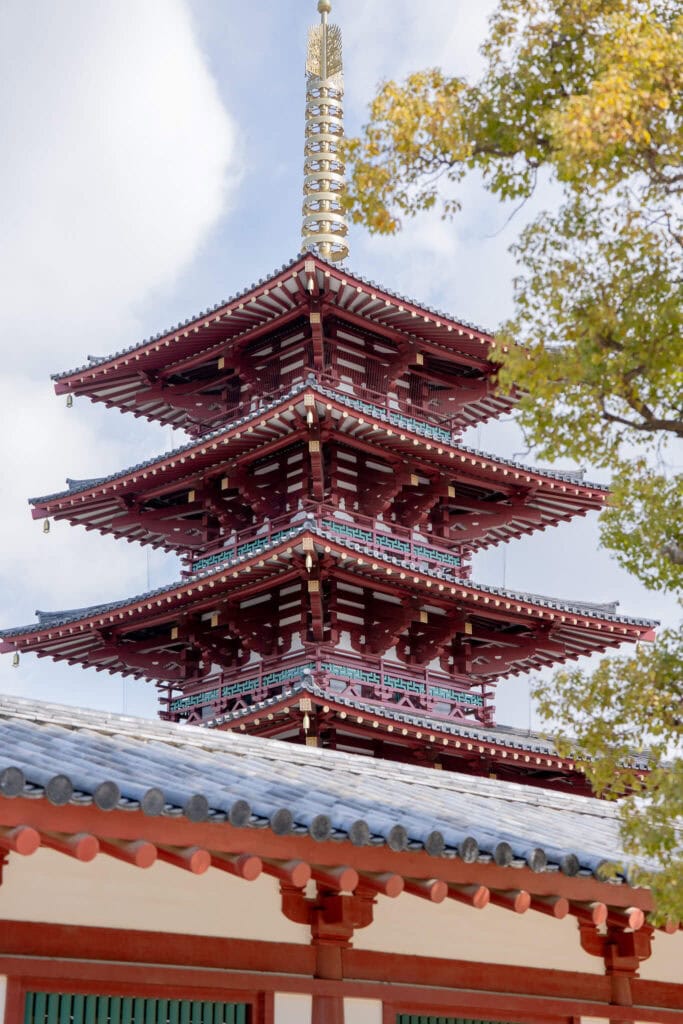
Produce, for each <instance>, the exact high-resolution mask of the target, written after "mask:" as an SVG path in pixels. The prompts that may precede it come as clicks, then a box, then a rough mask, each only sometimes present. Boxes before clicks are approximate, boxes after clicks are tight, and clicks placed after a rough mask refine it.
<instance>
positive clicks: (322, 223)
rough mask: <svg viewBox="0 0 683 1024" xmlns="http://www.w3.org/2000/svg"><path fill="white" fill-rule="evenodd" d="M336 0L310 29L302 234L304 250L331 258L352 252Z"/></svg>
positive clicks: (321, 6) (325, 4)
mask: <svg viewBox="0 0 683 1024" xmlns="http://www.w3.org/2000/svg"><path fill="white" fill-rule="evenodd" d="M331 10H332V4H331V3H330V0H318V11H319V13H320V24H319V25H314V26H313V27H312V28H309V30H308V51H307V55H306V142H305V161H304V203H303V224H302V228H301V234H302V237H303V240H304V243H303V247H304V249H316V250H317V251H318V252H319V253H320V255H321V256H324V257H325V259H328V260H332V261H336V260H343V259H345V257H346V256H348V254H349V248H348V245H347V244H346V235H347V232H348V225H347V223H346V218H345V217H344V212H343V210H342V205H341V193H342V191H343V189H344V184H345V182H344V170H345V168H344V164H343V163H342V161H341V159H340V157H339V153H338V145H339V141H340V140H341V138H342V136H343V134H344V123H343V108H342V98H343V95H344V78H343V74H342V44H341V31H340V29H339V26H338V25H330V24H328V21H327V16H328V14H329V13H330V12H331Z"/></svg>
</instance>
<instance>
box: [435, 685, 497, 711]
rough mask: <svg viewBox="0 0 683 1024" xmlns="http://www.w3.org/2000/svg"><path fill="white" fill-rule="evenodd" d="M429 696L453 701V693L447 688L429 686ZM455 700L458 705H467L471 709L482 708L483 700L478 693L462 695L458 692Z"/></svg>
mask: <svg viewBox="0 0 683 1024" xmlns="http://www.w3.org/2000/svg"><path fill="white" fill-rule="evenodd" d="M429 696H430V697H443V698H444V700H449V701H452V700H453V699H454V691H453V690H449V689H448V687H447V686H430V687H429ZM455 700H456V702H457V703H458V704H469V705H470V706H471V707H473V708H483V706H484V698H483V697H482V696H481V695H480V694H478V693H463V692H462V691H461V690H459V691H457V697H455Z"/></svg>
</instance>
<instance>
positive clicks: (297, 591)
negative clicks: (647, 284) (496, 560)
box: [0, 0, 654, 792]
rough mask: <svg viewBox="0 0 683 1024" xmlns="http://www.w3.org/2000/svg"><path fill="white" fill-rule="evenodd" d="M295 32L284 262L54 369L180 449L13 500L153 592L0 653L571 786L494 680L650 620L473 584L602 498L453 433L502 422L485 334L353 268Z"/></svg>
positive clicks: (48, 625)
mask: <svg viewBox="0 0 683 1024" xmlns="http://www.w3.org/2000/svg"><path fill="white" fill-rule="evenodd" d="M329 6H330V5H329V3H328V2H327V0H321V2H320V3H319V4H318V9H319V11H320V13H321V24H320V25H319V26H316V27H315V28H314V29H312V30H311V32H310V34H309V45H308V57H307V102H306V164H305V184H304V216H303V237H304V247H303V248H304V251H303V252H302V254H301V255H298V256H296V257H295V258H294V259H293V260H291V262H289V263H287V264H285V265H284V266H282V267H281V268H280V269H279V270H277V271H276V272H275V273H273V274H271V275H270V276H269V277H267V278H265V279H263V280H261V281H259V282H258V283H256V284H253V285H252V286H251V287H249V288H247V289H246V290H245V291H243V292H241V293H239V294H237V295H235V296H233V297H232V298H230V299H229V300H227V301H223V302H221V303H218V304H217V305H216V306H214V307H213V308H211V309H207V310H204V311H203V312H201V313H200V314H199V315H197V316H194V317H191V318H189V319H188V320H186V321H185V322H184V323H181V324H177V325H176V326H175V327H172V328H170V329H168V330H166V331H163V332H161V333H159V334H157V335H155V336H154V337H152V338H149V339H146V340H145V341H143V342H142V343H140V344H137V345H134V346H132V347H131V348H129V349H126V350H124V351H121V352H117V353H115V354H114V355H111V356H108V357H106V358H98V359H92V358H91V359H90V360H89V362H88V363H87V364H86V365H84V366H81V367H79V368H77V369H74V370H70V371H68V372H66V373H61V374H59V375H57V376H56V378H55V389H56V392H57V394H59V395H65V396H67V402H68V403H69V404H71V403H72V401H73V397H74V396H86V397H88V398H89V399H91V400H92V401H95V402H103V403H104V404H105V405H107V406H108V407H111V408H117V409H119V410H120V411H122V412H125V411H127V412H130V413H132V414H133V415H135V416H141V417H145V418H147V419H149V420H151V421H155V422H158V423H162V424H170V425H171V426H172V427H174V428H176V429H182V430H184V431H185V432H186V433H187V435H188V439H187V441H186V443H185V444H183V445H182V446H181V447H178V448H176V449H174V450H172V451H169V452H167V453H165V454H163V455H161V456H159V457H158V458H155V459H151V460H149V461H147V462H144V463H142V464H139V465H136V466H132V467H130V468H127V469H124V470H122V471H120V472H118V473H116V474H113V475H111V476H106V477H101V478H99V479H89V480H69V481H68V487H67V489H66V490H65V491H62V492H60V493H57V494H51V495H47V496H44V497H40V498H35V499H32V501H31V504H32V506H33V516H34V517H35V518H43V519H48V518H51V519H55V520H67V521H68V522H70V523H72V524H76V525H80V526H83V527H85V529H87V530H98V531H100V532H101V533H107V534H111V535H113V536H115V537H118V538H125V539H126V540H128V541H137V542H139V543H141V544H147V545H152V546H153V547H157V548H162V549H164V550H165V551H168V552H174V553H176V554H177V555H179V557H180V559H181V565H182V571H181V574H180V579H179V580H178V582H176V583H174V584H173V585H170V586H165V587H163V588H160V589H158V590H154V591H151V592H149V593H144V594H139V595H136V596H134V597H131V598H130V599H128V600H124V601H117V602H115V603H103V604H99V605H97V606H94V607H89V608H82V609H78V610H70V611H58V612H38V613H37V615H38V618H37V622H35V623H33V624H31V625H27V626H23V627H17V628H12V629H7V630H4V631H3V632H2V634H0V635H1V636H2V644H1V649H2V650H4V651H9V652H13V654H14V657H15V658H16V659H18V656H19V654H21V653H29V652H34V653H36V654H38V656H41V657H50V658H53V659H57V660H65V661H67V662H69V663H70V664H74V665H75V664H78V665H81V666H83V667H94V668H95V669H97V670H98V671H106V672H109V673H120V674H123V675H132V676H135V677H138V678H144V679H147V680H150V681H151V682H153V683H155V684H156V686H157V687H158V691H159V701H160V708H161V710H160V715H161V717H162V718H164V719H166V720H170V721H181V720H182V721H187V722H190V723H195V724H200V725H203V726H205V727H207V728H215V729H230V730H236V731H241V732H248V733H251V734H253V735H258V736H265V737H277V738H279V739H283V740H288V741H291V742H294V743H305V744H308V745H312V746H318V747H329V748H335V749H339V750H346V751H353V752H357V753H361V754H365V755H370V756H374V757H383V758H387V759H390V760H399V761H401V760H404V761H411V762H415V763H421V764H424V765H432V766H433V767H434V768H442V769H445V770H458V771H462V772H467V773H471V774H484V775H493V776H495V777H498V778H503V779H512V780H517V781H525V782H528V783H531V784H536V785H543V786H550V787H557V788H564V789H567V788H573V789H574V790H576V791H578V792H587V787H586V783H585V780H584V778H583V776H582V774H581V773H580V771H579V770H578V769H577V768H576V767H575V765H574V763H573V761H572V760H571V759H570V758H566V757H561V756H559V755H558V753H557V751H556V750H555V748H554V747H553V745H552V744H551V743H549V742H547V741H545V740H543V739H542V738H540V737H535V736H530V735H528V734H523V733H518V732H516V731H515V730H513V729H509V728H508V729H506V728H504V727H501V726H497V725H496V723H495V707H494V696H495V687H496V685H497V683H498V681H499V680H501V679H504V678H507V677H511V676H515V675H517V674H521V673H527V672H529V671H532V670H536V669H541V668H544V667H546V666H552V665H555V664H558V663H561V662H564V661H566V660H568V659H575V658H577V657H579V656H582V655H587V654H591V653H593V652H604V651H606V650H608V649H611V648H615V647H617V646H618V645H619V644H621V643H623V642H625V641H638V640H648V639H652V636H653V626H654V624H653V623H652V622H650V621H648V620H643V619H635V618H628V617H625V616H622V615H619V614H617V611H616V606H614V605H595V604H586V603H576V602H568V601H564V600H558V599H554V598H547V597H541V596H538V595H534V594H527V593H518V592H514V591H510V590H505V589H502V588H495V587H491V586H484V585H481V584H477V583H476V582H474V581H473V580H472V578H471V560H472V555H473V553H474V552H476V551H479V550H482V549H484V548H486V547H488V546H490V545H494V544H498V543H501V542H507V541H509V540H513V539H515V538H518V537H520V536H522V535H524V534H531V533H532V532H534V531H536V530H543V529H545V528H546V527H548V526H554V525H558V524H560V523H561V522H565V521H569V520H570V519H571V518H572V517H574V516H577V515H585V514H587V513H588V512H590V511H594V510H599V509H600V508H602V507H603V505H604V503H605V501H606V498H607V492H606V490H605V488H604V487H602V486H599V485H597V484H591V483H588V482H586V481H585V480H584V479H583V474H582V473H578V472H577V473H572V472H559V471H552V470H542V469H538V468H535V467H531V466H528V465H525V464H523V463H520V462H515V461H511V460H509V459H503V458H499V457H497V456H495V455H493V454H490V453H487V452H484V451H479V450H476V449H473V448H471V447H468V446H466V445H465V444H463V441H462V437H463V433H464V431H465V430H466V429H467V428H468V427H470V426H473V425H476V424H479V423H482V422H484V421H485V420H487V419H490V418H494V417H496V416H498V415H500V414H501V413H507V412H510V411H511V410H512V409H513V407H514V395H507V394H503V393H501V392H500V391H499V390H498V389H497V387H496V371H497V364H496V362H495V359H494V358H492V356H493V357H495V352H496V341H495V339H494V338H493V337H492V335H491V334H489V333H488V332H486V331H484V330H482V329H480V328H478V327H475V326H473V325H471V324H468V323H465V322H464V321H462V320H459V319H455V318H453V317H451V316H448V315H446V314H444V313H441V312H438V311H436V310H433V309H429V308H427V307H425V306H423V305H421V304H419V303H417V302H415V301H413V300H412V299H408V298H405V297H403V296H401V295H397V294H395V293H394V292H392V291H389V290H388V289H386V288H384V287H382V286H380V285H378V284H376V283H374V282H372V281H368V280H365V279H364V278H362V277H360V276H358V275H357V274H354V273H352V272H351V271H350V270H349V269H347V267H346V266H345V264H344V261H345V259H346V257H347V255H348V249H347V242H346V224H345V222H344V215H343V210H342V206H341V200H340V196H341V191H342V188H343V183H344V168H343V165H342V162H341V159H340V156H339V153H338V152H337V147H338V142H339V139H340V136H341V133H342V95H343V87H342V74H341V39H340V33H339V30H338V28H337V27H336V26H334V25H329V24H328V18H327V16H328V13H329Z"/></svg>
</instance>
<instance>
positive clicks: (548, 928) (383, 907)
mask: <svg viewBox="0 0 683 1024" xmlns="http://www.w3.org/2000/svg"><path fill="white" fill-rule="evenodd" d="M353 944H354V946H355V948H356V949H371V950H377V951H382V952H387V953H406V954H414V955H417V956H429V957H443V958H450V959H453V960H479V961H482V962H484V963H493V964H510V965H519V966H521V967H541V968H546V969H548V970H565V971H583V972H584V973H586V974H602V973H603V971H604V966H603V963H602V960H600V959H599V958H598V957H594V956H589V955H588V954H587V953H584V952H583V950H582V949H581V946H580V945H579V932H578V925H577V922H576V919H575V918H573V917H571V916H568V917H566V918H565V919H564V920H563V921H556V920H554V919H553V918H550V917H545V916H544V915H542V914H538V913H535V912H534V911H531V910H530V911H528V912H527V913H526V914H514V913H513V912H512V911H509V910H501V909H499V908H498V907H493V906H488V907H485V908H484V909H483V910H474V909H472V908H471V907H466V906H463V905H462V904H460V903H456V902H455V901H454V900H445V901H444V902H443V903H440V904H438V905H435V904H433V903H428V902H427V901H426V900H421V899H418V898H417V897H415V896H407V895H402V896H399V897H398V899H395V900H390V899H382V898H380V899H379V900H378V901H377V904H376V906H375V919H374V922H373V923H372V924H371V925H370V926H369V927H368V928H363V929H361V930H360V931H358V932H356V935H355V937H354V942H353ZM640 975H641V977H642V978H648V979H650V980H653V981H654V980H656V981H674V982H678V983H683V933H681V932H679V933H678V934H676V935H664V934H658V935H657V936H656V938H655V941H654V946H653V955H652V957H651V959H650V960H648V961H646V962H645V963H643V964H642V966H641V971H640Z"/></svg>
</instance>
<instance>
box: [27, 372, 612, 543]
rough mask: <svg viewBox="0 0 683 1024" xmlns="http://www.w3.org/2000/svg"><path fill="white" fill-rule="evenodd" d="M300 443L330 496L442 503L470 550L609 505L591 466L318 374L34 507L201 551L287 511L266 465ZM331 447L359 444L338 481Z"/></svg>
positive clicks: (454, 532)
mask: <svg viewBox="0 0 683 1024" xmlns="http://www.w3.org/2000/svg"><path fill="white" fill-rule="evenodd" d="M315 442H317V443H318V446H317V447H316V444H315ZM296 444H298V445H299V448H300V449H301V453H303V457H304V458H303V460H301V466H304V465H305V467H306V473H307V474H308V479H310V481H311V489H312V490H314V491H315V490H316V489H317V494H318V497H319V498H322V497H323V496H325V494H328V495H329V494H330V492H331V491H333V490H334V489H335V488H339V491H338V493H339V494H340V495H343V494H346V497H347V500H348V498H349V490H350V489H353V488H355V489H356V492H357V495H356V496H357V500H358V502H359V506H360V509H361V512H363V511H366V512H368V513H369V514H371V515H376V514H377V513H379V512H380V511H383V512H384V513H386V512H391V510H392V508H393V507H396V508H398V510H399V511H398V514H399V515H400V517H401V522H403V524H404V525H417V524H418V523H422V524H423V525H424V515H426V514H429V512H430V511H431V509H432V508H434V507H435V506H437V505H438V506H439V507H440V508H441V509H443V510H446V511H448V524H449V526H448V531H447V533H446V534H445V536H446V537H447V539H448V540H449V541H450V542H451V543H452V544H454V545H455V546H458V547H464V548H466V549H468V550H469V549H476V548H480V547H486V546H488V545H490V544H497V543H499V542H500V541H505V540H509V539H512V538H515V537H519V536H521V535H523V534H526V533H531V532H533V531H534V530H536V529H543V528H545V527H546V526H550V525H557V524H558V523H559V522H561V521H563V520H569V519H571V518H572V517H573V516H575V515H584V514H585V513H586V512H587V511H589V510H592V509H600V508H602V507H603V505H604V503H605V500H606V497H607V489H606V488H605V487H604V486H602V485H600V484H595V483H589V482H586V481H584V480H583V473H582V472H570V471H561V470H548V469H541V468H538V467H532V466H528V465H525V464H524V463H522V462H517V461H515V460H513V459H504V458H500V457H497V456H495V455H491V454H489V453H487V452H482V451H479V450H477V449H475V448H471V447H468V446H466V445H462V444H460V443H459V442H458V438H457V437H456V436H454V435H453V433H452V432H451V431H449V430H444V429H442V428H437V427H435V426H433V425H431V424H428V423H425V422H424V421H422V420H419V419H417V418H415V417H408V416H406V415H404V414H402V413H399V412H396V411H393V410H391V409H389V408H387V407H386V406H384V407H382V406H381V405H379V404H376V403H375V402H374V401H368V400H366V399H360V398H357V397H356V396H354V395H351V394H345V393H343V392H340V391H337V390H335V389H333V388H329V387H326V386H325V385H324V384H323V383H322V382H321V381H319V380H316V379H315V378H311V379H310V380H309V381H306V382H303V383H301V384H298V385H295V386H294V387H293V388H292V389H290V391H289V392H288V393H287V394H286V395H284V396H282V397H280V398H278V399H277V400H273V401H271V402H267V403H264V404H263V405H262V406H261V407H260V408H258V409H255V410H253V411H252V412H250V413H249V414H248V415H246V416H244V417H241V418H240V419H238V420H237V421H235V422H233V423H231V424H230V425H229V426H226V427H223V428H221V429H220V430H217V431H214V432H213V433H211V434H209V435H207V436H205V437H204V438H202V439H201V440H196V441H192V442H190V443H188V444H185V445H182V446H180V447H178V448H175V449H173V450H172V451H169V452H167V453H166V454H164V455H161V456H157V457H156V458H153V459H149V460H147V461H146V462H142V463H139V464H137V465H135V466H132V467H129V468H128V469H124V470H121V471H119V472H117V473H113V474H111V475H109V476H104V477H99V478H96V479H92V478H91V479H88V480H69V481H68V484H69V487H68V489H67V490H65V491H61V492H57V493H54V494H49V495H45V496H42V497H38V498H32V499H31V504H32V505H33V516H34V518H43V517H46V516H52V517H54V518H56V519H66V520H68V521H69V522H71V523H74V524H80V525H83V526H85V527H86V529H95V530H99V531H100V532H102V533H111V534H114V535H115V536H117V537H125V538H126V539H127V540H131V541H132V540H136V541H139V542H141V543H150V544H152V545H154V546H157V547H163V548H165V549H166V550H168V551H178V552H185V551H196V552H201V551H202V550H203V549H206V546H207V544H210V543H211V541H212V540H213V541H216V540H217V539H218V537H219V536H220V535H221V533H229V532H230V530H231V529H236V530H237V531H238V532H241V531H242V530H243V529H244V527H245V526H246V525H248V524H250V523H251V521H252V518H253V516H254V515H258V517H259V518H261V519H262V518H263V516H264V515H266V514H268V515H269V516H270V517H271V518H272V517H273V512H274V511H275V512H276V513H277V511H278V509H277V508H276V509H275V510H274V509H273V507H272V502H273V500H274V498H273V496H274V488H273V486H272V483H271V481H270V480H269V478H268V476H267V475H266V474H264V475H262V476H261V478H260V483H259V480H257V479H256V476H255V474H254V470H256V469H259V467H262V466H264V465H265V463H266V461H267V460H268V459H270V460H271V461H273V460H276V459H277V458H280V459H281V458H286V456H287V451H286V450H287V448H288V446H289V447H292V446H293V445H296ZM325 446H333V447H334V449H335V450H336V451H337V452H342V453H343V452H346V453H347V463H346V464H345V465H341V463H340V468H338V471H337V477H334V478H332V479H330V478H329V470H327V471H326V470H325V469H324V466H323V461H324V460H323V457H322V452H321V448H322V449H325ZM348 455H351V456H352V459H353V460H356V461H358V460H360V462H359V465H360V464H361V463H363V462H368V461H369V462H371V463H372V466H371V468H370V469H368V470H367V472H366V473H365V475H366V477H367V480H365V481H363V480H361V479H360V478H358V477H357V476H353V473H352V470H351V469H349V465H348ZM297 458H299V455H298V454H297ZM273 468H276V463H275V462H273ZM352 468H353V467H352ZM361 468H362V467H361ZM380 470H381V471H383V472H379V471H380ZM300 472H303V470H301V469H300ZM326 472H327V474H328V478H327V479H325V473H326ZM353 472H356V470H354V471H353ZM350 474H351V475H350ZM278 482H279V481H278ZM349 484H351V488H349ZM344 487H346V491H344V490H343V488H344ZM363 487H364V489H365V490H364V493H361V492H362V491H363ZM301 496H305V491H303V490H299V491H298V492H297V493H294V491H292V495H291V500H292V503H293V502H294V501H295V500H298V498H299V497H301ZM351 496H353V495H351ZM279 497H280V499H281V503H282V505H283V508H284V507H285V506H286V502H287V501H288V500H289V497H290V496H289V494H288V492H287V491H286V490H285V489H284V488H282V487H280V488H279ZM394 503H395V505H394ZM425 510H426V511H425ZM207 516H209V518H208V519H207V518H206V517H207ZM211 516H213V519H211V518H210V517H211ZM221 520H222V521H221ZM211 524H213V525H212V526H211ZM212 529H213V533H212V532H211V530H212Z"/></svg>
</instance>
